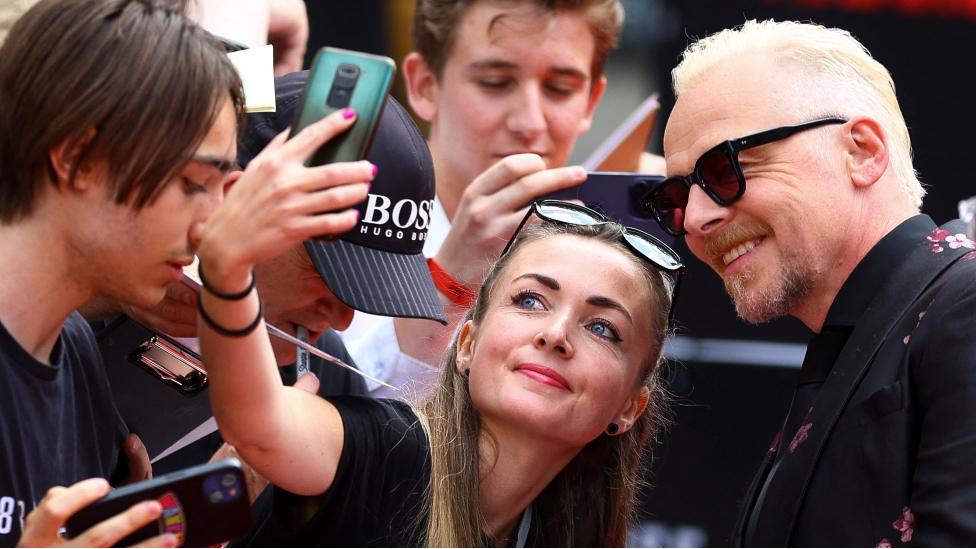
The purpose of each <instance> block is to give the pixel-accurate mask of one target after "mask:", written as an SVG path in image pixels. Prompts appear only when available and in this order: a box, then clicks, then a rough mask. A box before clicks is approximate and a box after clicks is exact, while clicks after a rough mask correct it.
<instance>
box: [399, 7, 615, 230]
mask: <svg viewBox="0 0 976 549" xmlns="http://www.w3.org/2000/svg"><path fill="white" fill-rule="evenodd" d="M499 15H504V17H503V18H502V19H498V20H496V18H497V17H498V16H499ZM493 20H496V22H495V24H494V25H492V21H493ZM456 33H457V34H456V41H455V43H454V47H453V48H452V51H451V53H450V55H449V56H448V57H447V60H446V63H445V65H444V69H443V74H441V75H440V77H439V78H438V77H437V76H436V75H434V74H433V73H431V72H430V71H429V69H428V68H427V67H426V64H425V63H423V60H422V58H419V56H417V55H413V56H412V58H411V59H408V60H407V63H408V64H410V63H413V64H420V65H422V66H420V67H416V68H415V70H417V72H418V74H417V75H415V77H414V78H411V80H420V82H418V84H417V85H416V86H411V87H412V88H417V92H418V93H416V94H411V105H412V106H413V108H414V110H415V111H416V112H417V114H418V115H419V116H420V117H421V118H423V119H424V120H427V121H428V122H430V123H431V132H430V138H429V140H428V143H429V145H430V148H431V153H432V154H433V156H434V164H435V169H436V172H437V177H438V189H437V192H438V196H439V197H440V198H441V201H442V202H443V203H444V205H445V209H446V210H447V212H448V216H453V215H454V213H455V211H456V209H457V203H458V202H459V200H460V198H461V194H462V193H463V192H464V189H465V188H466V187H467V186H468V185H469V184H470V182H471V181H474V180H475V179H476V178H477V177H478V176H479V175H480V174H481V173H482V172H484V171H485V170H486V169H488V168H489V167H491V166H492V165H493V164H495V163H496V162H498V161H499V160H501V159H503V158H505V157H506V156H510V155H512V154H516V153H534V154H537V155H539V156H540V157H541V159H542V161H543V162H544V165H545V167H547V168H552V167H559V166H564V165H565V164H566V162H567V161H568V160H569V155H570V153H571V152H572V149H573V145H574V144H575V142H576V138H577V137H579V136H580V135H582V134H583V133H584V132H586V131H587V130H588V129H589V128H590V123H591V121H592V115H593V109H594V108H595V107H596V103H597V102H598V100H599V98H600V96H601V95H602V93H603V90H604V88H605V86H606V83H605V80H604V79H603V78H594V76H593V75H592V74H591V73H590V64H591V61H592V59H593V55H594V49H595V46H594V40H593V35H592V33H591V32H590V30H589V27H588V26H587V23H586V19H585V17H584V16H583V15H582V14H579V13H573V12H560V13H557V14H556V15H555V16H554V17H553V18H552V19H551V21H550V20H549V19H548V18H547V17H545V16H544V15H543V14H542V12H540V11H538V10H537V9H536V8H534V7H532V6H530V5H522V6H518V7H516V8H512V7H511V6H504V5H500V4H496V3H494V2H479V3H475V4H474V5H472V6H471V7H470V8H469V9H468V11H467V12H466V13H465V14H464V16H463V17H462V18H461V20H460V21H459V24H458V29H457V31H456Z"/></svg>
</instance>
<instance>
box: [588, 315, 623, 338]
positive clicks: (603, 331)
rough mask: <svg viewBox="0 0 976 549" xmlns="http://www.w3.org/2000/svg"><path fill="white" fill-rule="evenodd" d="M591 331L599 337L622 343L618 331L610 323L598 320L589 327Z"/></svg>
mask: <svg viewBox="0 0 976 549" xmlns="http://www.w3.org/2000/svg"><path fill="white" fill-rule="evenodd" d="M589 328H590V331H591V332H593V333H594V334H596V335H597V336H599V337H602V338H605V339H609V340H611V341H620V336H619V335H617V331H616V330H614V328H613V325H612V324H610V323H609V322H604V321H602V320H598V321H596V322H593V323H592V324H590V325H589Z"/></svg>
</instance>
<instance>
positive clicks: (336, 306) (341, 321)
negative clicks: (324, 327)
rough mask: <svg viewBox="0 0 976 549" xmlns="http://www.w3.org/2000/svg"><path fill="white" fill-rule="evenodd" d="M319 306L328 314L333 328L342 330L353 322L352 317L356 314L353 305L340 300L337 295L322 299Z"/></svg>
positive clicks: (320, 309)
mask: <svg viewBox="0 0 976 549" xmlns="http://www.w3.org/2000/svg"><path fill="white" fill-rule="evenodd" d="M318 307H319V311H320V312H322V313H323V314H325V315H327V316H328V318H329V324H331V325H332V328H333V329H334V330H339V331H340V332H341V331H342V330H345V329H346V328H348V327H349V325H350V324H352V317H353V315H355V314H356V311H355V310H354V309H353V308H352V307H350V306H348V305H346V304H345V303H343V302H341V301H339V299H338V298H336V297H332V298H331V299H325V300H320V301H319V303H318Z"/></svg>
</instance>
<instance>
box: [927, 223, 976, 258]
mask: <svg viewBox="0 0 976 549" xmlns="http://www.w3.org/2000/svg"><path fill="white" fill-rule="evenodd" d="M925 239H926V240H928V241H929V242H931V243H932V245H931V248H932V253H941V252H942V251H943V250H945V248H943V247H942V244H943V243H944V244H945V245H947V246H949V248H950V249H952V250H955V249H956V248H968V249H970V250H976V243H974V242H973V241H972V240H970V239H969V238H968V237H966V235H964V234H962V233H958V234H951V233H950V232H949V231H947V230H945V229H935V230H934V231H932V232H931V233H929V235H928V236H927V237H926V238H925Z"/></svg>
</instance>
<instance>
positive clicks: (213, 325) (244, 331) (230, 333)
mask: <svg viewBox="0 0 976 549" xmlns="http://www.w3.org/2000/svg"><path fill="white" fill-rule="evenodd" d="M197 309H199V310H200V318H202V319H203V321H204V322H205V323H206V324H207V326H210V329H212V330H213V331H215V332H217V333H218V334H220V335H222V336H226V337H244V336H246V335H249V334H250V333H251V332H253V331H254V329H255V328H257V327H258V324H260V323H261V318H262V317H264V302H262V301H261V300H260V299H258V316H256V317H254V320H253V321H251V323H250V324H248V325H247V326H245V327H243V328H241V329H240V330H231V329H228V328H224V327H223V326H221V325H220V324H217V321H216V320H214V319H212V318H210V315H208V314H207V311H206V309H204V308H203V300H202V299H199V300H197Z"/></svg>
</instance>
